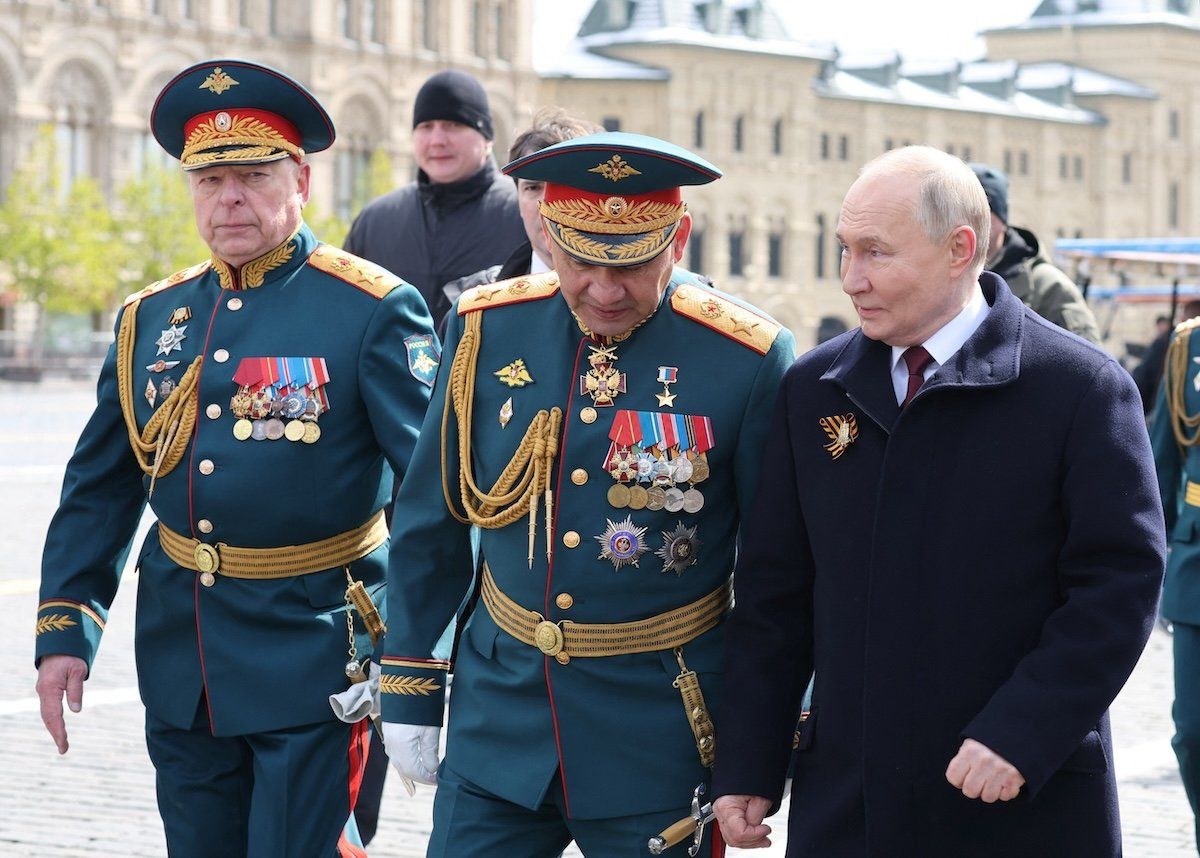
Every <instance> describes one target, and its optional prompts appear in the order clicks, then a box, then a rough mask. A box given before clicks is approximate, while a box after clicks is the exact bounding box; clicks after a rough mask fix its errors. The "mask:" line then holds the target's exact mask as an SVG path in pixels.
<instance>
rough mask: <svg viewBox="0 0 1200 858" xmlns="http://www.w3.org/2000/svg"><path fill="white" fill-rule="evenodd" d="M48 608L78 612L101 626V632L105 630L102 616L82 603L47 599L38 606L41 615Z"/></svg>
mask: <svg viewBox="0 0 1200 858" xmlns="http://www.w3.org/2000/svg"><path fill="white" fill-rule="evenodd" d="M48 608H65V609H67V610H69V611H78V612H79V613H81V614H82V615H83V616H85V617H87V618H88V619H90V620H91V621H92V622H93V623H95V624H96V625H97V626H99V627H100V630H101V631H103V630H104V620H103V619H101V617H100V615H99V614H97V613H96V612H95V611H93V610H92V609H91V608H89V607H88V606H87V605H84V604H81V603H80V602H72V601H71V600H69V599H47V600H46V601H45V602H42V603H41V604H40V605H38V607H37V609H38V613H39V614H40V613H41V612H42V611H45V610H47V609H48ZM39 622H40V620H39ZM72 625H73V623H72Z"/></svg>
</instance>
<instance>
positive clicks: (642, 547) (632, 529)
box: [596, 516, 649, 570]
mask: <svg viewBox="0 0 1200 858" xmlns="http://www.w3.org/2000/svg"><path fill="white" fill-rule="evenodd" d="M606 521H607V522H608V527H607V528H606V529H605V531H604V533H602V534H600V535H599V536H597V537H596V541H597V542H599V543H600V557H599V558H597V559H599V560H608V561H610V562H611V563H612V565H613V568H614V569H618V570H619V569H620V568H621V567H622V566H637V565H638V559H639V558H640V557H641V556H642V555H643V554H645V553H646V552H647V551H648V550H649V549H647V548H646V528H644V527H636V526H635V525H634V523H633V518H632V517H631V516H625V518H624V519H622V520H621V521H617V522H614V521H613V520H612V519H611V518H610V519H606Z"/></svg>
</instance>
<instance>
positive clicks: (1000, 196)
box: [969, 164, 1008, 224]
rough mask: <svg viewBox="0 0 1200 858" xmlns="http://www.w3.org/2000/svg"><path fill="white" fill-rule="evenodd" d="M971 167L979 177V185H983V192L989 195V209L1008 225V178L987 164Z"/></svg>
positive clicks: (971, 165)
mask: <svg viewBox="0 0 1200 858" xmlns="http://www.w3.org/2000/svg"><path fill="white" fill-rule="evenodd" d="M969 166H970V168H971V169H972V170H974V171H975V175H976V176H978V177H979V184H981V185H983V192H984V193H985V194H987V201H988V208H990V209H991V210H992V214H994V215H995V216H996V217H998V218H1000V220H1001V221H1003V222H1004V223H1005V224H1007V223H1008V176H1006V175H1004V173H1003V172H1001V171H1000V170H997V169H996V168H995V167H989V166H988V165H987V164H970V165H969Z"/></svg>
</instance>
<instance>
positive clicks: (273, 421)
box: [229, 388, 321, 444]
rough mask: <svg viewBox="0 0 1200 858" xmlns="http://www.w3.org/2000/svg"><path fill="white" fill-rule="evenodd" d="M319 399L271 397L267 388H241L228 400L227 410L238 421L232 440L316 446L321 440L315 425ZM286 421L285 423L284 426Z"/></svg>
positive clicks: (290, 396)
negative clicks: (281, 441)
mask: <svg viewBox="0 0 1200 858" xmlns="http://www.w3.org/2000/svg"><path fill="white" fill-rule="evenodd" d="M320 408H321V404H320V402H319V401H318V400H316V399H314V398H312V397H309V396H306V395H305V394H303V393H300V392H298V391H296V392H292V393H289V394H287V395H286V396H284V397H282V398H278V399H277V398H274V397H272V396H271V395H270V394H269V393H268V392H267V391H266V388H260V389H259V390H256V391H254V392H253V393H251V392H250V391H249V390H248V389H246V388H242V389H241V390H239V391H238V392H237V393H235V394H234V395H233V398H232V399H230V400H229V410H230V411H232V412H233V415H234V416H235V417H237V418H238V420H237V422H236V423H234V424H233V437H234V438H237V439H238V440H239V441H246V440H248V439H252V440H254V441H278V440H279V439H280V438H287V439H288V440H289V441H303V442H304V443H305V444H315V443H317V439H318V438H320V437H321V429H320V427H319V426H317V414H318V413H319V412H320ZM284 418H287V423H286V424H285V423H284Z"/></svg>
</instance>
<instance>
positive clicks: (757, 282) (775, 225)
mask: <svg viewBox="0 0 1200 858" xmlns="http://www.w3.org/2000/svg"><path fill="white" fill-rule="evenodd" d="M1133 5H1134V6H1136V7H1137V11H1122V10H1127V9H1129V8H1131V4H1129V3H1128V2H1124V0H1044V2H1042V3H1041V4H1040V5H1039V6H1038V8H1037V9H1036V10H1035V11H1034V13H1033V14H1032V15H1031V17H1030V18H1029V20H1028V21H1026V22H1024V23H1022V24H1020V25H1017V26H1015V27H1011V28H1007V29H1002V30H995V31H991V32H988V33H986V34H985V39H986V44H987V57H986V59H985V60H982V61H978V62H972V63H959V62H955V61H947V62H945V63H940V64H938V63H923V64H916V63H911V62H908V61H906V60H905V58H903V57H901V56H897V55H890V56H876V57H858V56H854V55H853V54H852V53H851V52H850V48H852V46H844V47H846V48H847V53H845V54H839V53H838V52H837V50H835V49H834V47H833V46H831V45H822V44H816V43H811V42H806V41H804V40H803V38H802V37H803V34H802V33H801V34H796V33H789V32H787V30H786V29H785V27H784V26H783V24H782V22H781V21H780V19H779V18H778V16H777V15H776V14H775V12H774V10H773V9H772V6H771V4H770V3H769V2H765V0H594V2H593V3H592V4H591V6H590V9H589V12H588V14H587V16H586V18H585V20H584V22H583V26H582V27H581V29H580V31H579V34H578V36H577V37H576V38H575V39H574V41H573V42H572V43H571V44H570V45H568V46H566V49H565V51H564V52H562V53H561V55H558V53H559V49H560V48H561V47H562V46H557V45H556V46H553V47H550V46H539V48H538V51H537V57H536V60H537V61H536V63H535V57H534V50H533V46H532V45H531V33H532V18H533V6H534V2H533V0H295V2H292V0H0V186H3V184H4V182H5V181H6V180H7V178H8V177H9V176H10V175H11V174H12V170H13V169H14V166H15V164H16V163H17V160H18V158H19V157H20V156H21V153H22V152H23V151H24V149H25V148H26V147H27V146H28V144H29V141H30V140H31V139H32V137H33V135H34V133H35V131H36V129H37V127H38V126H39V125H41V124H43V123H47V122H49V123H52V124H53V125H54V126H55V128H56V135H57V137H58V140H59V142H60V150H61V151H62V153H63V169H64V170H65V171H66V172H67V174H68V176H69V175H76V174H80V173H88V174H91V175H94V176H96V177H97V178H99V179H100V180H101V182H102V184H104V185H105V186H106V187H109V188H112V187H114V186H116V185H117V184H119V182H120V181H121V180H122V179H123V178H125V177H126V176H129V175H133V174H135V173H136V172H137V171H138V170H139V169H140V168H141V165H142V164H143V163H144V162H145V161H146V159H151V158H159V157H162V156H161V155H160V154H159V153H158V150H157V147H156V146H155V145H154V144H153V141H152V140H151V139H150V138H149V136H148V132H147V130H146V117H147V114H148V111H149V107H150V104H151V101H152V99H153V97H154V94H155V93H156V92H157V91H158V89H159V87H160V86H161V85H162V83H163V82H164V81H165V80H166V79H167V78H168V77H169V76H170V75H171V74H172V73H173V72H174V71H176V70H177V69H179V68H181V67H182V66H184V65H186V64H188V63H190V62H193V61H196V60H199V59H203V58H207V57H215V56H221V55H231V56H246V57H250V58H254V59H258V60H261V61H264V62H267V63H270V64H272V65H276V66H278V67H280V68H283V69H284V70H286V71H288V72H290V73H291V74H293V75H295V76H296V77H297V78H299V79H300V80H302V81H304V82H305V83H306V84H308V85H309V86H310V87H311V88H312V89H313V91H314V92H315V93H316V95H317V96H318V97H319V98H320V99H321V100H322V102H323V103H324V104H325V105H326V106H327V107H328V108H329V110H330V113H331V114H332V115H333V118H334V120H335V122H336V123H337V126H338V129H339V139H338V143H337V144H336V146H335V147H334V149H333V150H332V151H331V152H329V153H324V154H322V155H320V156H318V158H317V159H316V163H317V167H318V170H317V179H316V186H315V190H314V193H315V198H316V200H317V201H318V203H319V204H321V205H322V206H323V207H324V208H326V209H327V210H329V209H332V210H334V211H337V212H338V213H340V214H342V215H344V216H349V215H352V214H353V213H354V211H355V209H356V207H357V205H358V204H359V203H360V199H359V198H358V197H357V196H356V194H355V189H356V187H360V186H361V182H360V181H359V177H360V176H361V175H362V174H363V172H364V170H365V168H366V164H367V162H368V160H369V158H370V156H371V153H372V152H375V151H377V150H383V151H385V152H387V153H388V154H389V156H390V157H391V162H392V166H393V172H394V176H395V179H396V181H397V182H402V181H406V180H408V179H409V178H410V177H411V176H412V174H413V169H414V165H413V162H412V157H411V149H410V124H411V120H410V117H411V107H412V99H413V97H414V96H415V93H416V90H417V88H418V87H419V85H420V83H421V82H422V81H423V80H424V79H425V78H426V77H427V76H428V75H429V74H431V73H432V72H434V71H436V70H438V69H440V68H445V67H448V66H455V67H459V68H463V69H466V70H468V71H470V72H472V73H473V74H475V75H476V76H478V77H479V78H480V79H481V80H482V81H483V82H484V84H485V86H486V87H487V89H488V92H489V95H490V98H491V101H492V106H493V112H494V113H495V119H496V132H497V133H496V144H497V150H498V151H499V153H501V154H500V156H499V157H500V159H501V160H503V154H502V153H503V152H504V150H505V149H506V148H507V145H508V141H509V140H510V139H511V137H512V135H513V134H514V133H516V132H518V131H520V129H521V128H522V127H523V125H524V123H525V122H526V121H527V119H528V117H529V116H530V115H531V113H532V111H533V110H534V109H535V108H536V107H537V106H538V105H543V104H558V105H561V106H563V107H566V108H567V109H569V110H570V111H572V112H574V113H578V114H579V115H581V116H585V117H587V118H590V119H593V120H595V121H597V122H601V123H603V124H605V126H606V127H609V128H619V129H621V130H625V131H637V132H643V133H648V134H653V135H657V136H661V137H665V138H667V139H670V140H672V141H674V142H677V143H679V144H681V145H684V146H687V147H690V148H693V149H695V150H696V151H697V152H699V153H701V154H702V155H704V156H705V157H707V158H708V159H709V160H711V161H713V162H714V163H715V164H717V165H718V166H719V167H721V168H722V169H723V170H724V171H725V178H724V179H722V180H721V181H719V182H716V183H714V184H712V185H709V186H705V187H703V188H696V189H692V190H690V191H689V192H688V194H687V199H688V200H689V202H690V203H691V205H692V209H693V212H694V216H695V219H696V225H697V229H696V230H695V232H694V239H693V246H692V251H691V254H690V258H689V259H688V260H687V261H688V262H689V263H690V265H691V267H694V268H695V269H697V270H699V271H701V272H703V273H705V274H708V275H710V276H711V277H713V278H714V279H715V280H716V281H717V282H718V284H720V285H721V286H722V287H723V288H726V289H729V290H730V291H732V292H735V293H738V294H742V295H744V296H746V297H747V298H749V299H750V300H753V301H755V302H756V303H758V304H759V305H761V306H762V307H764V308H765V309H767V310H768V311H769V312H771V313H773V314H774V315H776V316H777V317H778V318H779V319H780V320H782V321H783V322H785V323H786V324H787V325H789V326H790V327H791V328H792V329H793V330H794V331H795V332H796V334H797V335H798V337H799V340H800V344H801V345H802V346H806V345H809V344H812V343H813V342H815V341H816V339H817V337H818V334H819V332H829V331H831V330H835V329H836V328H837V326H838V325H840V324H852V323H853V319H852V316H851V314H850V313H849V312H848V311H849V305H848V302H847V300H846V299H845V297H844V296H843V295H842V294H841V292H840V289H839V285H838V247H837V242H836V239H835V237H834V229H835V225H836V222H837V215H838V208H839V206H840V202H841V197H842V194H843V193H844V191H845V189H846V188H847V187H848V186H849V184H850V183H851V182H852V181H853V179H854V176H855V174H856V172H857V169H858V168H859V166H860V165H861V164H862V163H864V162H865V161H866V160H868V159H869V158H871V157H873V156H875V155H878V154H880V153H881V152H883V151H886V150H887V149H889V148H891V147H894V146H899V145H903V144H906V143H928V144H931V145H934V146H937V147H939V148H943V149H946V150H947V151H950V152H952V153H954V154H956V155H959V156H961V157H963V158H964V159H965V160H977V161H986V162H989V163H992V164H994V165H996V166H999V167H1002V168H1003V169H1005V170H1007V171H1008V172H1009V174H1010V176H1011V180H1012V195H1011V205H1010V208H1011V220H1012V221H1013V222H1014V223H1017V224H1020V225H1022V226H1027V227H1029V228H1031V229H1033V230H1034V231H1035V232H1036V233H1037V234H1038V235H1039V236H1040V237H1041V238H1042V240H1043V242H1044V243H1052V242H1053V241H1054V239H1055V238H1056V237H1087V238H1100V237H1111V238H1119V237H1134V236H1183V235H1197V234H1200V181H1198V179H1200V176H1197V169H1198V164H1197V153H1200V61H1198V60H1197V59H1196V57H1200V9H1198V8H1197V6H1198V4H1197V0H1141V2H1139V3H1138V4H1133ZM535 66H536V69H535ZM1096 269H1097V270H1094V271H1092V272H1091V273H1092V276H1093V277H1094V278H1095V280H1096V282H1098V283H1104V282H1114V281H1115V280H1116V279H1117V278H1118V275H1119V272H1117V271H1116V270H1112V269H1110V268H1109V267H1107V266H1096ZM1139 274H1141V275H1144V276H1146V277H1149V278H1154V277H1156V276H1159V275H1160V274H1162V276H1163V277H1165V278H1166V279H1169V278H1170V276H1171V273H1170V272H1158V271H1155V270H1150V271H1149V272H1139ZM1158 309H1161V307H1160V308H1158ZM1148 312H1150V313H1151V314H1152V313H1153V312H1154V310H1153V309H1151V310H1150V311H1148ZM1142 318H1143V317H1142V316H1140V315H1136V314H1135V315H1134V316H1131V317H1129V319H1127V320H1126V327H1128V328H1129V329H1128V330H1122V329H1121V325H1118V326H1117V328H1116V329H1114V331H1113V333H1112V340H1111V341H1110V343H1109V345H1110V348H1112V349H1113V350H1114V351H1118V352H1119V351H1120V347H1119V345H1118V344H1117V341H1119V340H1121V339H1123V338H1124V339H1128V338H1131V337H1132V338H1135V339H1136V338H1137V336H1138V333H1139V332H1138V326H1140V325H1142V324H1143V322H1142ZM1102 321H1104V319H1102ZM1143 338H1144V337H1143Z"/></svg>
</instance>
